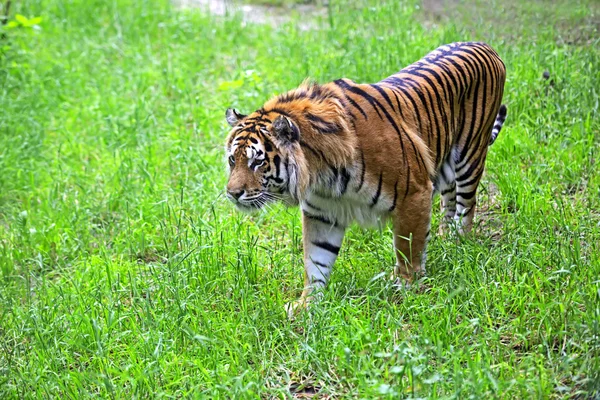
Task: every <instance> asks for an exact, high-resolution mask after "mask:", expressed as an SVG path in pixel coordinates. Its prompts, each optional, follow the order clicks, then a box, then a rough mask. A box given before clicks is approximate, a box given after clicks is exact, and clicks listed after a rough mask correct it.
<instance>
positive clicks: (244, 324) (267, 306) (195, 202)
mask: <svg viewBox="0 0 600 400" xmlns="http://www.w3.org/2000/svg"><path fill="white" fill-rule="evenodd" d="M380 3H381V2H373V3H372V4H370V5H369V4H363V7H357V6H354V7H353V6H348V5H345V4H341V3H340V2H339V1H337V0H336V1H331V5H330V10H329V18H327V19H325V20H324V21H323V22H322V24H321V28H320V29H315V30H311V31H300V30H297V29H295V28H294V25H293V23H290V24H286V25H283V26H281V27H279V28H272V27H269V26H258V25H248V26H244V25H243V24H242V23H241V21H240V20H239V19H237V18H236V17H232V18H230V19H227V20H216V19H213V18H211V17H209V16H206V15H203V14H201V13H200V12H196V11H193V10H189V11H181V10H176V9H174V8H171V7H170V6H169V4H168V3H166V2H161V1H158V0H144V1H139V0H129V1H128V0H120V1H104V0H85V1H84V0H66V1H65V0H62V1H61V0H45V1H42V0H30V1H27V2H13V10H12V12H11V20H12V19H14V14H15V13H19V14H23V15H25V16H27V17H34V16H41V17H42V18H43V21H42V23H41V29H40V30H34V29H30V28H22V29H17V28H14V29H10V30H5V33H6V38H4V39H0V40H1V42H0V50H1V54H0V398H23V397H25V398H29V397H63V398H64V397H67V398H78V399H79V398H85V397H92V396H100V397H113V398H130V397H133V396H135V397H149V396H152V397H159V396H160V397H181V396H193V397H220V398H234V397H235V398H263V397H270V396H275V397H281V398H284V397H290V396H291V395H292V394H291V392H290V387H291V389H292V392H310V391H319V393H320V394H321V395H323V396H325V395H327V394H329V395H332V396H333V397H335V398H337V397H350V398H352V397H361V398H374V397H381V398H398V397H399V396H402V397H421V398H457V399H465V398H506V399H512V398H580V399H585V398H592V397H593V396H594V393H595V395H596V396H597V395H598V389H599V388H600V381H599V379H600V376H599V374H598V371H600V339H599V338H600V336H599V335H600V326H599V320H600V281H599V276H600V173H599V171H600V169H599V166H598V160H599V157H600V152H599V150H600V145H599V143H600V133H599V132H600V122H599V121H600V120H599V118H598V116H599V115H600V109H599V108H600V106H599V103H600V96H599V93H598V92H599V90H600V89H599V88H600V52H599V50H598V49H599V48H600V39H599V35H598V31H597V29H596V28H595V27H594V25H593V23H595V22H594V21H597V15H598V14H597V13H596V14H594V13H595V12H597V7H596V5H594V4H593V3H590V4H587V3H582V2H579V3H575V4H570V5H566V4H567V3H560V4H554V5H551V6H550V5H548V4H546V5H544V3H537V2H533V3H528V4H529V5H527V6H522V5H521V6H519V5H518V4H520V3H517V2H508V3H507V5H506V6H504V5H503V4H505V2H502V3H500V2H498V3H497V4H495V5H494V6H493V7H492V6H489V7H488V8H487V10H488V11H489V15H488V16H487V17H486V19H485V21H486V23H485V24H484V23H482V22H481V23H480V22H477V20H475V19H474V20H469V17H470V15H471V14H470V13H469V10H466V11H464V12H463V13H462V14H460V13H459V15H462V18H463V19H464V21H463V20H462V19H460V18H452V19H449V20H443V21H441V22H439V23H437V24H436V25H435V26H434V27H433V28H431V29H428V30H426V29H424V28H423V27H422V25H421V22H420V21H422V15H421V14H420V12H421V11H420V10H419V9H417V8H416V7H415V5H412V4H406V5H401V6H399V5H391V3H396V2H389V3H390V4H389V5H386V6H382V5H381V4H380ZM352 4H355V3H354V2H353V3H352ZM376 4H377V6H375V5H376ZM505 7H506V9H505ZM519 7H521V8H519ZM507 10H512V11H511V12H512V14H510V13H507V12H506V13H505V11H507ZM341 11H344V12H343V13H342V12H341ZM478 15H482V14H478ZM503 15H516V16H518V17H519V18H520V19H521V20H520V21H519V23H515V22H514V19H512V20H508V21H507V20H506V18H504V20H503V19H502V16H503ZM594 15H595V16H594ZM496 20H497V21H498V22H497V23H495V22H494V21H496ZM473 21H475V22H473ZM590 21H591V22H590ZM507 23H508V24H512V25H511V26H510V29H507V28H506V26H507V25H506V24H507ZM590 24H591V25H590ZM565 26H566V27H570V26H572V27H576V28H577V29H579V30H578V32H580V34H582V35H587V36H585V37H583V38H582V40H574V41H568V40H562V39H563V38H564V35H563V33H562V32H565V31H561V29H563V28H564V27H565ZM582 27H583V28H582ZM567 30H568V29H567ZM569 32H570V31H569ZM466 39H468V40H472V39H479V40H486V41H488V42H489V43H490V44H492V45H493V46H494V47H495V48H496V49H497V50H498V52H499V53H500V54H501V56H502V57H503V58H504V60H505V62H506V64H507V69H508V80H507V86H506V93H505V102H506V103H507V104H508V106H509V116H508V120H507V123H506V124H505V127H504V129H503V131H502V133H501V135H500V137H499V139H498V140H497V141H496V143H495V144H494V146H493V147H492V148H491V150H490V154H489V157H488V163H487V172H486V177H485V180H484V184H483V187H482V189H481V192H480V197H479V198H480V207H481V209H482V213H481V214H480V217H479V226H478V227H477V228H476V233H475V235H473V236H471V237H469V238H464V239H460V240H457V239H441V238H434V239H433V241H432V243H431V245H430V247H429V261H428V278H427V280H426V281H425V283H424V285H423V287H421V288H420V290H411V291H409V292H406V293H403V294H398V293H396V292H395V291H394V290H393V288H392V287H391V286H390V283H389V282H388V281H387V280H386V279H385V276H387V275H388V274H389V272H390V268H391V267H392V265H393V263H394V258H393V253H392V250H391V234H390V232H389V230H388V228H387V227H382V228H381V229H380V231H363V230H361V229H359V228H357V227H354V228H352V229H351V231H350V232H349V234H348V236H347V240H346V241H345V246H344V248H343V250H342V252H341V255H340V258H339V260H338V262H337V264H336V266H335V271H334V274H333V279H332V282H331V285H330V288H329V290H328V291H327V293H326V295H325V299H324V301H323V302H321V303H320V304H318V305H316V306H315V307H314V309H313V311H312V313H310V314H306V315H304V316H302V317H301V318H299V319H298V320H295V321H288V320H287V318H286V317H285V315H284V304H285V303H286V302H288V301H291V300H293V299H295V298H296V297H297V296H298V295H299V292H300V290H301V285H302V252H301V225H300V220H299V212H298V210H297V209H285V208H283V207H279V206H277V207H275V208H274V209H273V210H270V211H268V212H264V213H261V214H259V215H254V216H246V215H240V214H239V213H237V212H236V211H235V210H234V208H233V207H232V206H231V205H230V204H228V202H227V201H226V199H225V198H224V196H223V189H224V187H225V183H226V179H227V173H226V167H225V162H224V157H223V145H224V139H225V135H226V133H227V127H226V123H225V119H224V111H225V109H226V107H228V106H230V105H234V106H236V107H237V108H239V109H240V110H241V111H251V110H253V109H256V108H257V107H259V106H260V105H261V103H262V102H264V101H265V100H266V99H267V98H268V97H269V96H271V95H272V94H274V93H278V92H281V91H284V90H286V89H289V88H292V87H294V86H296V85H297V84H299V83H300V82H301V81H302V80H303V79H304V78H305V77H307V76H311V77H314V78H316V79H318V80H319V81H321V82H324V81H327V80H331V79H334V78H339V77H341V76H345V77H349V78H352V79H355V80H357V81H376V80H379V79H381V78H382V77H384V76H386V75H388V74H390V73H392V72H394V71H396V70H398V69H399V68H400V67H402V66H405V65H407V64H409V63H411V62H412V61H414V60H416V59H418V58H420V57H421V56H422V55H424V54H425V53H426V52H428V51H429V50H431V49H433V48H435V47H437V46H438V45H440V44H442V43H445V42H450V41H455V40H466ZM545 70H547V71H549V72H550V76H551V78H550V80H544V79H543V78H542V73H543V71H545ZM438 221H439V215H436V216H435V218H434V229H435V228H436V226H437V223H438ZM384 273H385V274H384Z"/></svg>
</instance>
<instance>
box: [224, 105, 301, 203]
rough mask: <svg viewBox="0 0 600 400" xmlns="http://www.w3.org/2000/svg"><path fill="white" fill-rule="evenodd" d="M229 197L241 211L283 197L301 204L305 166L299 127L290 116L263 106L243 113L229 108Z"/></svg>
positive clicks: (284, 199)
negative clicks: (303, 168)
mask: <svg viewBox="0 0 600 400" xmlns="http://www.w3.org/2000/svg"><path fill="white" fill-rule="evenodd" d="M226 118H227V122H228V123H229V125H231V127H232V130H231V132H230V133H229V136H228V138H227V142H226V157H227V161H228V163H229V181H228V182H227V198H228V199H229V200H230V201H231V202H233V203H234V204H235V205H236V206H237V208H238V209H240V210H242V211H247V212H249V211H253V210H257V209H260V208H262V207H263V206H264V205H266V204H268V203H270V202H273V201H276V200H280V201H283V202H284V203H287V204H289V205H293V204H298V201H299V196H300V192H301V190H302V186H303V185H302V182H301V178H300V176H301V175H303V174H302V173H301V171H300V169H302V166H303V164H304V163H303V157H302V151H301V149H300V144H299V139H300V129H299V127H298V125H297V124H296V123H295V122H294V121H293V120H292V119H291V118H290V117H288V116H285V115H282V114H279V113H277V112H274V111H270V112H266V111H265V110H264V109H260V110H258V111H256V112H254V113H252V114H250V115H242V114H240V113H238V112H237V111H236V110H234V109H231V108H230V109H228V110H227V112H226Z"/></svg>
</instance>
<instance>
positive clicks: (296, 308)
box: [285, 299, 309, 319]
mask: <svg viewBox="0 0 600 400" xmlns="http://www.w3.org/2000/svg"><path fill="white" fill-rule="evenodd" d="M308 303H309V302H308V301H307V300H306V299H299V300H296V301H292V302H289V303H287V304H286V305H285V312H286V314H287V316H288V318H289V319H294V318H295V317H296V316H297V315H298V314H300V313H301V312H302V311H305V310H306V309H308Z"/></svg>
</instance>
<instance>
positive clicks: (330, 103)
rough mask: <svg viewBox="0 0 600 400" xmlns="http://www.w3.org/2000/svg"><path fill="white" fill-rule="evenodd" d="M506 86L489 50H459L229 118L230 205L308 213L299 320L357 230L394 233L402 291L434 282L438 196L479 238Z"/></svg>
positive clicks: (450, 215) (451, 222) (455, 222)
mask: <svg viewBox="0 0 600 400" xmlns="http://www.w3.org/2000/svg"><path fill="white" fill-rule="evenodd" d="M505 79H506V69H505V65H504V63H503V61H502V60H501V59H500V57H499V55H498V53H496V51H495V50H493V49H492V48H491V47H490V46H489V45H487V44H485V43H480V42H458V43H451V44H446V45H443V46H441V47H439V48H437V49H435V50H434V51H432V52H430V53H429V54H427V55H426V56H425V57H424V58H422V59H421V60H419V61H417V62H415V63H413V64H411V65H409V66H407V67H405V68H404V69H402V70H400V71H399V72H398V73H396V74H394V75H391V76H389V77H387V78H385V79H383V80H382V81H380V82H377V83H373V84H367V83H355V82H354V81H352V80H350V79H347V78H341V79H338V80H335V81H333V82H329V83H324V84H319V83H316V82H314V81H310V80H306V81H304V82H303V83H302V84H301V85H300V86H299V87H297V88H296V89H293V90H291V91H288V92H286V93H283V94H280V95H277V96H274V97H273V98H271V99H270V100H268V101H267V102H266V103H264V104H263V106H262V107H261V108H260V109H258V110H256V111H254V112H252V113H251V114H249V115H244V114H241V113H240V112H238V111H237V110H235V109H233V108H229V109H227V111H226V113H225V114H226V120H227V122H228V124H229V125H230V126H231V130H230V132H229V135H228V136H227V139H226V145H225V151H226V158H227V160H228V164H229V178H228V182H227V188H226V197H227V198H228V199H229V200H230V201H231V202H233V203H234V204H235V206H236V207H237V208H238V209H239V210H241V211H247V212H249V211H253V210H258V209H261V208H263V207H264V206H265V205H266V204H269V203H271V202H275V201H280V202H283V203H284V204H287V205H289V206H294V205H299V206H300V208H301V212H302V237H303V240H302V241H303V251H304V290H303V292H302V295H301V296H300V298H299V299H298V300H297V301H296V302H294V303H292V304H290V305H288V306H287V308H288V312H289V313H290V315H294V314H295V313H297V312H298V311H299V310H302V309H304V308H306V307H307V306H308V304H309V303H310V302H311V301H312V300H313V299H314V298H315V297H316V296H317V294H318V293H322V290H323V289H324V288H325V287H326V285H327V283H328V281H329V279H330V276H331V271H332V267H333V265H334V263H335V261H336V258H337V256H338V254H339V252H340V249H341V246H342V241H343V238H344V234H345V232H346V230H347V228H348V226H349V225H350V224H352V223H353V222H357V223H358V224H359V225H361V226H364V227H369V226H374V225H377V224H378V223H380V222H381V221H388V220H389V221H391V224H392V231H393V244H394V249H395V250H394V252H395V255H396V265H395V267H394V269H393V272H392V275H393V277H395V279H397V281H398V283H399V284H400V285H410V284H411V283H412V282H414V281H415V279H418V278H419V277H421V276H422V275H423V274H424V273H425V260H426V246H427V242H428V241H429V238H430V224H431V213H432V203H433V199H434V195H435V194H436V193H439V194H440V197H441V206H442V210H443V213H444V218H443V221H445V223H446V224H448V226H455V227H457V229H458V232H459V233H462V234H464V233H467V232H469V231H470V230H471V228H472V224H473V216H474V213H475V205H476V191H477V187H478V185H479V182H480V180H481V177H482V173H483V170H484V163H485V159H486V155H487V150H488V147H489V146H490V145H491V144H492V143H494V141H495V140H496V138H497V137H498V134H499V133H500V130H501V129H502V126H503V124H504V121H505V119H506V115H507V108H506V105H503V104H501V103H502V96H503V91H504V83H505Z"/></svg>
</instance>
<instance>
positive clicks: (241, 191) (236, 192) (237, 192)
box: [227, 189, 244, 200]
mask: <svg viewBox="0 0 600 400" xmlns="http://www.w3.org/2000/svg"><path fill="white" fill-rule="evenodd" d="M227 193H229V195H230V196H231V197H233V198H234V199H236V200H237V199H239V198H240V197H242V195H243V194H244V189H238V190H227Z"/></svg>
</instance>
